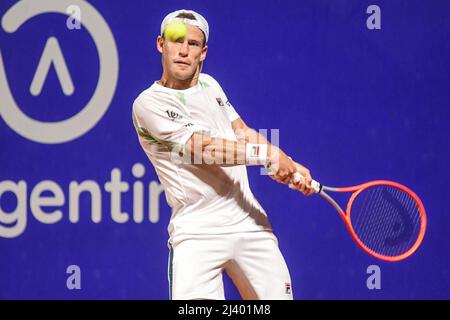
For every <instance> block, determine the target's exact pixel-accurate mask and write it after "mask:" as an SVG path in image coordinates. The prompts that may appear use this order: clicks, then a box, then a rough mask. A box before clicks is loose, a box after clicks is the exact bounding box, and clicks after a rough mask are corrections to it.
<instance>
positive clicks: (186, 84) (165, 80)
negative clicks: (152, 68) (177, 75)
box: [158, 73, 198, 90]
mask: <svg viewBox="0 0 450 320" xmlns="http://www.w3.org/2000/svg"><path fill="white" fill-rule="evenodd" d="M158 83H159V84H160V85H162V86H164V87H167V88H170V89H175V90H185V89H189V88H191V87H194V86H196V85H197V83H198V73H195V74H194V76H193V77H192V78H190V79H186V80H178V79H174V78H171V77H169V76H167V74H165V73H163V75H162V77H161V80H159V81H158Z"/></svg>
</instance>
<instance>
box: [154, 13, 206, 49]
mask: <svg viewBox="0 0 450 320" xmlns="http://www.w3.org/2000/svg"><path fill="white" fill-rule="evenodd" d="M180 13H190V14H192V15H193V16H194V17H195V19H196V20H191V19H188V18H177V15H179V14H180ZM174 21H181V22H183V23H186V24H190V25H193V26H196V27H198V28H199V29H200V30H202V31H203V33H204V34H205V38H206V42H208V38H209V26H208V22H207V21H206V19H205V18H204V17H203V16H202V15H201V14H199V13H197V12H195V11H192V10H185V9H181V10H177V11H174V12H171V13H169V14H168V15H167V16H166V17H165V18H164V20H163V21H162V23H161V35H162V34H163V32H164V29H165V28H166V27H167V25H168V24H170V23H172V22H174Z"/></svg>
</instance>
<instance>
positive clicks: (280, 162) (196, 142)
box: [186, 118, 312, 194]
mask: <svg viewBox="0 0 450 320" xmlns="http://www.w3.org/2000/svg"><path fill="white" fill-rule="evenodd" d="M232 127H233V130H234V131H235V133H236V136H237V138H238V141H231V140H227V139H222V138H214V137H209V136H206V135H204V134H201V133H194V134H193V135H192V137H191V138H190V139H189V140H188V142H187V143H186V151H187V152H188V154H190V155H191V161H192V163H194V164H214V165H219V166H235V165H251V164H260V165H265V164H266V163H269V164H270V169H271V170H273V172H272V173H273V175H271V177H272V179H274V180H276V181H278V182H280V183H284V184H289V183H290V182H291V179H292V175H293V174H294V173H295V172H297V171H298V170H299V172H300V173H301V174H302V175H303V176H305V177H306V180H305V181H304V182H300V183H298V184H297V185H295V187H296V189H298V190H300V191H302V192H303V193H304V194H309V193H310V191H311V190H312V188H311V187H310V183H311V176H310V174H309V170H307V169H306V168H304V167H303V166H301V165H299V164H297V163H295V162H293V161H292V160H291V159H290V158H289V157H288V156H287V155H286V154H285V153H284V152H283V151H282V150H281V149H279V148H278V147H276V146H274V145H272V144H270V143H269V142H268V141H267V139H266V138H265V137H264V136H262V135H261V134H259V133H257V132H256V131H255V130H253V129H251V128H250V127H248V126H247V125H246V124H245V122H244V121H243V120H242V119H240V118H239V119H237V120H235V121H233V122H232ZM249 144H252V145H261V147H263V146H265V148H261V149H262V150H263V151H264V152H266V153H267V154H265V155H261V159H267V160H264V162H265V163H249V156H248V153H249V148H248V147H249Z"/></svg>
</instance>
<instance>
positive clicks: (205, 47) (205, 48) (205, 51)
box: [200, 45, 208, 61]
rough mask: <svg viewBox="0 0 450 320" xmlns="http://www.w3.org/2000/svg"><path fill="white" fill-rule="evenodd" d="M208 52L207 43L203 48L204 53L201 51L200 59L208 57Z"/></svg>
mask: <svg viewBox="0 0 450 320" xmlns="http://www.w3.org/2000/svg"><path fill="white" fill-rule="evenodd" d="M207 52H208V46H207V45H205V46H204V47H203V48H202V53H201V55H200V61H204V60H205V59H206V53H207Z"/></svg>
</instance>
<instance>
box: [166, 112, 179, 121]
mask: <svg viewBox="0 0 450 320" xmlns="http://www.w3.org/2000/svg"><path fill="white" fill-rule="evenodd" d="M166 113H167V115H168V116H169V118H170V119H172V121H174V120H175V119H181V118H182V117H181V115H180V114H178V113H177V112H175V111H172V110H166Z"/></svg>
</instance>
